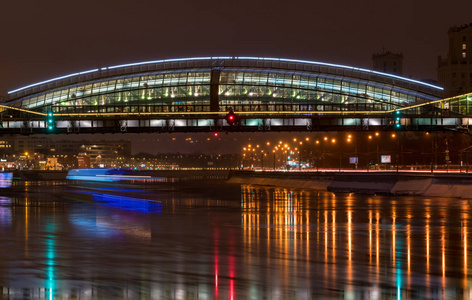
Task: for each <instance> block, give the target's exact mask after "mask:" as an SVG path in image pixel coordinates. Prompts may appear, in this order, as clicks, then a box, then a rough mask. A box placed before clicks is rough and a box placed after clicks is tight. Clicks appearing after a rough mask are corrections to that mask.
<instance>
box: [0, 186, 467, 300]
mask: <svg viewBox="0 0 472 300" xmlns="http://www.w3.org/2000/svg"><path fill="white" fill-rule="evenodd" d="M471 224H472V219H471V211H470V204H469V202H468V201H467V200H462V199H450V198H425V197H396V196H371V195H353V194H339V195H335V194H332V193H329V192H318V191H311V190H298V189H285V188H277V187H257V186H240V185H230V184H227V183H224V182H186V183H178V184H169V185H163V187H162V190H161V191H157V192H146V191H139V190H136V191H133V190H131V189H126V190H124V191H116V190H115V191H114V193H110V192H108V191H87V190H80V189H71V188H68V187H67V186H64V185H54V184H42V185H38V184H33V183H29V184H27V185H25V186H22V187H17V188H16V190H14V191H9V192H3V191H2V193H1V196H0V245H1V246H0V247H1V250H0V254H1V255H0V299H36V298H42V299H331V298H332V299H339V298H343V299H469V298H470V296H472V292H471V291H472V289H471V287H472V283H469V282H470V281H469V280H470V276H469V274H470V273H471V272H472V269H471V261H472V257H470V256H469V252H471V251H470V247H469V244H470V242H469V241H470V240H471V236H472V227H471Z"/></svg>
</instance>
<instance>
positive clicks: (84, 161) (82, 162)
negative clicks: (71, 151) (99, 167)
mask: <svg viewBox="0 0 472 300" xmlns="http://www.w3.org/2000/svg"><path fill="white" fill-rule="evenodd" d="M77 167H78V168H80V169H84V168H90V156H87V155H79V156H77Z"/></svg>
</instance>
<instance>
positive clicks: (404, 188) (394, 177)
mask: <svg viewBox="0 0 472 300" xmlns="http://www.w3.org/2000/svg"><path fill="white" fill-rule="evenodd" d="M229 182H231V183H243V184H255V185H274V186H284V187H294V188H310V189H316V190H328V191H331V192H335V193H359V194H385V195H423V196H443V197H460V198H472V174H465V173H461V174H459V173H419V172H418V173H414V172H253V171H235V172H232V173H231V176H230V179H229Z"/></svg>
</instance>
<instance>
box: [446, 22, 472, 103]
mask: <svg viewBox="0 0 472 300" xmlns="http://www.w3.org/2000/svg"><path fill="white" fill-rule="evenodd" d="M447 34H448V36H449V52H448V53H447V57H446V58H441V56H439V57H438V81H439V84H440V85H441V86H443V87H444V92H445V96H446V97H451V96H455V95H460V94H465V93H469V92H472V23H470V24H466V25H460V26H454V27H451V28H449V30H448V32H447Z"/></svg>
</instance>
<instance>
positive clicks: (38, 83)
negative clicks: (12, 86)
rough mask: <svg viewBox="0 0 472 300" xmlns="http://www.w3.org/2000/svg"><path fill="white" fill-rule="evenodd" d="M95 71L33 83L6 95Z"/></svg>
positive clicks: (90, 71) (94, 70)
mask: <svg viewBox="0 0 472 300" xmlns="http://www.w3.org/2000/svg"><path fill="white" fill-rule="evenodd" d="M97 71H98V69H93V70H88V71H83V72H78V73H73V74H69V75H64V76H61V77H56V78H52V79H48V80H45V81H41V82H37V83H33V84H30V85H27V86H24V87H22V88H19V89H16V90H13V91H9V92H8V94H13V93H16V92H19V91H21V90H24V89H27V88H30V87H34V86H38V85H41V84H45V83H49V82H52V81H56V80H61V79H66V78H69V77H73V76H79V75H84V74H88V73H92V72H97Z"/></svg>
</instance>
